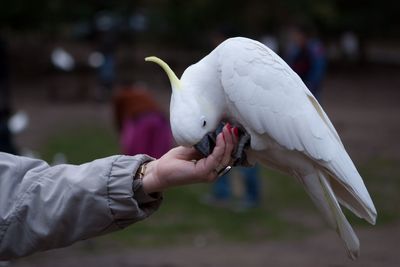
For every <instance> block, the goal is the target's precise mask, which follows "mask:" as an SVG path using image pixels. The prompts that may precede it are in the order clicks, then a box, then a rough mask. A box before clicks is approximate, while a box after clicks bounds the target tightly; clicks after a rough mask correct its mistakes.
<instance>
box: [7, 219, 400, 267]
mask: <svg viewBox="0 0 400 267" xmlns="http://www.w3.org/2000/svg"><path fill="white" fill-rule="evenodd" d="M357 233H358V235H359V238H360V241H361V255H360V258H359V259H358V260H357V261H354V262H353V261H351V260H349V259H348V258H347V256H346V253H345V251H344V248H343V246H342V244H341V242H340V240H339V239H338V238H337V236H336V235H335V233H333V232H331V231H326V232H324V233H321V234H318V235H315V236H312V237H309V238H306V239H304V240H296V241H293V240H286V241H271V242H264V243H257V244H227V245H210V246H206V247H202V248H197V247H194V246H191V247H171V248H159V249H134V248H132V249H124V250H122V251H117V250H115V249H114V250H113V249H111V250H109V249H107V250H102V251H98V250H95V251H93V252H82V249H79V248H76V247H75V248H74V247H72V248H67V249H60V250H55V251H51V252H46V253H42V254H38V255H34V256H32V257H29V258H27V259H22V260H19V261H16V262H14V263H12V266H15V267H28V266H42V267H47V266H48V267H50V266H51V267H53V266H59V267H63V266H65V267H67V266H68V267H69V266H86V267H91V266H97V267H103V266H104V267H106V266H107V267H110V266H135V267H187V266H191V267H197V266H198V267H203V266H218V267H225V266H226V267H236V266H237V267H243V266H246V267H253V266H254V267H256V266H257V267H258V266H274V267H277V266H299V267H302V266H330V267H345V266H351V267H356V266H360V267H361V266H363V267H369V266H371V267H372V266H387V267H390V266H393V267H397V266H399V264H400V253H399V250H398V243H399V240H400V224H394V225H389V226H386V227H381V228H372V227H368V228H363V229H361V230H359V231H357ZM78 247H79V245H78Z"/></svg>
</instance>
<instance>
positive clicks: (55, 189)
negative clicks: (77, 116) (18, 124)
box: [0, 153, 162, 260]
mask: <svg viewBox="0 0 400 267" xmlns="http://www.w3.org/2000/svg"><path fill="white" fill-rule="evenodd" d="M150 160H152V158H150V157H148V156H145V155H137V156H133V157H130V156H112V157H108V158H103V159H99V160H95V161H93V162H90V163H87V164H83V165H79V166H75V165H67V164H63V165H57V166H53V167H50V166H49V165H48V164H47V163H45V162H44V161H41V160H36V159H30V158H24V157H18V156H13V155H10V154H5V153H0V260H8V259H12V258H16V257H21V256H25V255H28V254H31V253H33V252H35V251H41V250H48V249H52V248H58V247H64V246H68V245H70V244H72V243H74V242H76V241H78V240H83V239H87V238H91V237H95V236H99V235H102V234H105V233H108V232H111V231H115V230H118V229H123V228H125V227H126V226H128V225H130V224H132V223H135V222H137V221H139V220H143V219H144V218H146V217H148V216H149V215H150V214H152V213H153V212H154V211H155V210H157V208H158V207H159V205H160V203H161V201H162V197H161V195H159V194H158V195H157V194H156V195H155V196H153V195H152V196H150V195H146V194H145V193H144V192H143V190H142V188H141V187H138V188H137V187H136V186H135V190H133V189H132V182H133V176H134V174H135V173H136V171H137V169H138V168H139V166H140V165H141V164H142V163H144V162H146V161H150Z"/></svg>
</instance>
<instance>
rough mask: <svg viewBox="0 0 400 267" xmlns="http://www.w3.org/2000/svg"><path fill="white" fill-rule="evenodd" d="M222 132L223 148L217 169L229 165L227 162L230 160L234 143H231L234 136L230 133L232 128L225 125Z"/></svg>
mask: <svg viewBox="0 0 400 267" xmlns="http://www.w3.org/2000/svg"><path fill="white" fill-rule="evenodd" d="M222 132H223V135H224V139H225V150H224V155H223V157H222V160H221V162H220V167H219V169H221V168H225V167H226V166H228V165H229V162H230V161H231V154H232V151H233V149H234V143H233V139H234V137H233V135H232V128H230V127H228V126H226V127H224V129H223V131H222Z"/></svg>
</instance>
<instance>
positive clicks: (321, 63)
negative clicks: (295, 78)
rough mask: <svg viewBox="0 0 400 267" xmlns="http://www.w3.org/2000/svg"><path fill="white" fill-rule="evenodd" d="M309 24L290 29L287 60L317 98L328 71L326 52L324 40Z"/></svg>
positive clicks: (318, 98)
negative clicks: (314, 32) (318, 36)
mask: <svg viewBox="0 0 400 267" xmlns="http://www.w3.org/2000/svg"><path fill="white" fill-rule="evenodd" d="M312 32H313V30H312V28H311V27H310V26H309V25H297V26H293V27H292V28H291V29H290V30H289V39H290V40H289V45H288V47H287V51H286V55H285V56H284V58H285V61H286V62H287V63H288V65H289V66H290V67H291V68H292V69H293V70H294V71H295V72H296V73H297V74H298V75H299V76H300V78H301V79H302V80H303V82H304V83H305V84H306V85H307V87H308V89H309V90H310V91H311V93H312V94H313V95H314V96H315V98H316V99H317V100H319V101H320V100H321V89H322V88H321V86H322V81H323V79H324V76H325V72H326V53H325V48H324V46H323V44H322V42H321V41H320V40H319V39H318V38H317V37H316V36H315V34H313V33H312Z"/></svg>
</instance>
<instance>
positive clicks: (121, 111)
mask: <svg viewBox="0 0 400 267" xmlns="http://www.w3.org/2000/svg"><path fill="white" fill-rule="evenodd" d="M113 106H114V113H115V119H116V123H117V129H118V132H119V136H120V137H119V139H120V147H121V151H122V153H123V154H125V155H136V154H139V153H140V154H147V155H149V156H152V157H155V158H159V157H161V156H162V155H164V154H165V153H166V152H167V151H168V150H169V149H171V147H172V143H173V141H172V140H173V138H172V133H171V128H170V126H169V121H168V120H167V119H166V118H165V116H164V114H163V113H162V112H161V111H160V108H159V106H158V104H157V103H156V102H155V101H154V99H153V97H152V96H151V94H150V92H149V91H148V90H146V89H145V88H144V87H143V86H139V85H131V84H125V85H122V86H121V87H120V88H119V89H118V90H116V93H115V95H114V98H113ZM137 140H140V142H137Z"/></svg>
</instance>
